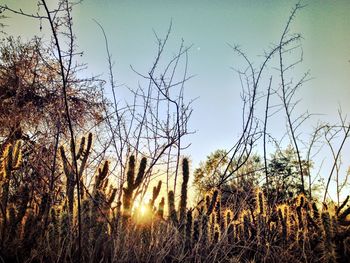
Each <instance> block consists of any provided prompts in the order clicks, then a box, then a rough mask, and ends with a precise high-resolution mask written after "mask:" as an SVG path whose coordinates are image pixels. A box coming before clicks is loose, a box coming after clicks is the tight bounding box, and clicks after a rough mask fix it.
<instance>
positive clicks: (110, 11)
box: [0, 0, 350, 164]
mask: <svg viewBox="0 0 350 263" xmlns="http://www.w3.org/2000/svg"><path fill="white" fill-rule="evenodd" d="M0 2H1V3H7V4H8V5H9V6H11V7H14V8H16V7H22V9H23V10H24V11H26V10H30V8H31V3H30V2H36V1H28V0H16V1H13V0H0ZM295 3H296V2H294V1H287V0H264V1H261V0H231V1H229V0H222V1H218V0H210V1H209V0H187V1H185V0H177V1H171V0H152V1H151V0H148V1H146V0H113V1H112V0H85V1H83V3H82V4H81V5H79V6H77V7H76V9H75V13H74V23H75V24H74V28H75V32H76V35H77V37H78V44H79V46H80V49H81V50H83V51H84V59H85V61H86V62H87V63H88V65H89V68H88V72H91V73H93V74H98V73H103V74H104V76H105V77H106V78H107V63H106V56H105V52H104V40H103V38H102V35H101V32H100V30H99V28H98V27H97V25H96V24H95V23H94V22H93V19H96V20H97V21H99V22H100V23H101V24H102V26H103V27H104V29H105V31H106V34H107V36H108V39H109V45H110V47H111V53H112V54H113V60H114V61H115V68H114V71H115V74H116V80H117V83H118V84H126V85H128V86H130V87H136V86H137V85H138V81H139V80H140V79H139V78H138V77H137V76H136V75H135V74H134V73H133V72H132V71H131V69H130V65H133V66H134V67H135V68H137V69H138V70H140V71H144V72H147V70H148V69H149V68H150V66H151V63H152V60H153V58H154V55H155V53H156V50H157V46H156V43H155V38H154V35H153V31H152V30H153V29H154V30H155V31H156V32H157V33H158V34H159V35H160V36H162V35H164V34H165V33H166V31H167V28H168V26H169V23H170V21H171V20H172V23H173V29H172V33H171V37H170V42H169V46H168V47H167V51H169V52H170V54H171V52H176V50H177V49H178V46H179V44H180V42H181V39H182V38H183V39H184V41H185V44H188V45H191V44H193V48H192V49H191V51H190V53H189V73H190V74H194V75H196V76H195V78H193V79H191V80H190V81H189V82H188V83H187V85H186V96H187V97H188V98H189V99H190V98H196V97H199V99H198V100H197V101H196V102H195V103H194V104H193V108H194V113H193V116H192V121H191V124H190V126H191V128H192V129H193V130H196V131H197V133H196V134H195V135H193V136H191V137H190V138H189V141H191V143H192V146H191V148H190V150H189V151H188V153H189V154H191V158H192V160H193V163H194V164H197V163H198V162H199V161H200V160H203V159H205V157H206V156H207V155H208V154H209V153H210V152H212V151H214V150H215V149H218V148H229V147H230V146H231V145H233V143H234V139H235V138H237V136H238V135H239V133H240V131H241V130H240V127H241V101H240V96H239V94H240V92H241V87H240V83H239V81H238V78H237V75H236V73H235V72H234V71H233V70H232V69H231V67H234V68H242V67H245V65H244V64H242V60H241V59H240V58H238V57H237V56H236V55H235V54H234V53H233V52H232V50H231V49H230V48H229V46H228V45H227V43H230V44H239V45H240V46H241V47H242V49H243V50H244V51H245V52H246V53H247V55H248V56H249V57H250V58H251V60H252V61H255V62H256V64H255V65H259V63H260V62H261V57H259V55H262V54H263V52H264V51H265V50H268V49H269V47H270V46H271V44H272V43H276V42H277V41H278V40H279V37H280V35H281V32H282V31H283V28H284V26H285V24H286V21H287V19H288V16H289V14H290V11H291V9H292V7H293V6H294V4H295ZM303 3H305V4H307V6H306V7H305V8H304V9H302V10H301V11H300V12H299V13H298V14H297V16H296V18H295V20H294V22H293V24H292V27H291V30H292V31H293V32H297V33H301V34H302V36H303V40H302V42H301V44H302V46H303V54H304V61H303V63H302V64H301V65H300V66H298V68H297V69H296V70H295V78H296V77H298V76H300V74H301V73H302V72H305V71H307V70H310V74H311V75H310V76H311V77H312V80H310V81H309V82H307V83H306V84H305V85H304V86H303V87H302V89H301V90H300V92H299V93H298V94H297V95H296V96H297V98H302V99H303V100H302V102H301V103H300V105H299V107H300V110H301V111H303V110H306V109H308V110H309V111H310V112H312V113H320V114H324V115H321V116H317V117H316V118H317V119H321V120H328V121H336V120H337V109H338V108H339V105H340V106H341V107H342V109H343V112H344V113H349V112H350V103H349V99H350V62H349V61H350V1H348V0H337V1H333V0H332V1H331V0H312V1H311V0H310V1H303ZM26 8H27V9H26ZM24 21H26V22H24ZM8 24H10V25H11V28H13V29H12V30H13V31H12V32H13V33H15V34H16V33H17V34H22V35H27V36H30V35H31V34H36V33H38V31H39V28H38V24H35V23H33V24H31V23H30V22H28V19H25V20H24V19H23V20H22V19H18V18H17V17H16V18H13V19H11V18H10V19H8ZM271 70H272V69H271ZM280 123H281V122H276V123H274V124H273V126H272V127H270V130H279V129H280V127H279V126H278V124H280ZM311 125H312V123H310V128H311ZM283 128H284V126H283ZM344 162H345V163H350V158H344Z"/></svg>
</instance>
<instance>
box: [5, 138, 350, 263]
mask: <svg viewBox="0 0 350 263" xmlns="http://www.w3.org/2000/svg"><path fill="white" fill-rule="evenodd" d="M18 147H20V144H18V143H17V144H16V146H15V147H14V148H13V147H12V146H9V147H8V150H7V151H6V153H4V154H3V155H2V157H1V159H2V163H3V165H2V168H1V174H2V177H1V189H2V191H1V192H0V193H1V200H5V199H6V197H7V195H8V193H7V192H6V190H4V189H6V182H8V181H9V180H13V178H11V179H9V172H11V171H12V170H15V169H18V168H19V166H20V165H22V164H21V160H20V157H19V156H20V151H19V148H18ZM11 149H12V150H11ZM11 153H12V154H11ZM10 164H11V165H10ZM144 166H145V161H144V160H143V161H142V162H141V164H140V170H139V174H142V173H143V172H142V171H143V170H144ZM135 167H136V160H135V159H134V157H130V158H129V176H131V175H132V171H133V169H134V168H135ZM108 170H109V168H108V162H106V163H105V164H104V166H103V168H101V169H99V171H98V173H97V174H96V175H95V184H94V186H93V189H92V191H91V193H90V190H88V189H86V191H87V192H86V193H87V194H86V195H84V198H83V205H82V206H83V210H82V211H83V213H82V217H83V220H82V222H83V225H82V229H83V238H84V247H83V251H82V261H83V262H96V261H99V262H146V261H147V262H207V261H210V262H214V261H215V262H217V261H220V262H242V261H256V262H290V261H296V262H348V261H349V259H350V254H349V251H350V242H349V237H348V236H349V235H350V228H349V225H350V221H349V215H350V207H349V205H348V200H349V198H347V199H346V200H345V201H344V202H343V203H342V204H341V206H339V207H336V206H334V205H332V204H328V205H326V204H323V207H322V208H320V207H319V204H317V203H315V202H312V201H309V200H308V198H306V197H305V196H304V195H302V194H300V195H298V196H297V197H296V198H293V199H291V198H289V199H287V200H286V202H285V203H282V204H280V205H277V206H276V205H270V204H269V203H268V202H267V200H266V197H265V195H264V193H263V191H261V190H259V188H256V189H255V190H254V198H253V200H241V202H240V203H239V204H238V205H239V206H237V207H232V208H223V207H221V205H220V203H221V197H222V192H220V191H218V190H215V191H213V192H212V194H210V195H208V196H207V198H206V201H205V204H200V205H198V206H197V207H196V209H189V208H188V207H184V205H185V204H186V200H181V202H180V205H179V210H177V208H176V205H175V202H174V195H173V192H172V191H170V192H169V196H170V198H169V200H168V202H169V210H168V213H167V215H168V216H165V217H163V216H159V214H160V213H162V212H161V211H159V210H158V209H155V208H154V207H153V205H152V206H151V205H150V206H148V207H149V208H148V209H150V210H149V212H148V213H147V214H144V215H141V214H139V213H137V210H135V209H132V207H133V204H132V203H130V202H129V201H131V200H127V203H128V204H129V207H126V208H125V206H124V208H125V209H123V210H120V205H119V204H117V205H116V206H115V202H114V201H113V200H114V199H115V191H114V190H113V187H108V185H110V183H109V180H108V179H109V172H108ZM182 173H183V177H184V178H183V182H184V184H187V177H188V161H187V159H183V167H182ZM6 178H7V179H8V180H7V179H6ZM137 178H139V180H144V177H143V176H141V175H140V176H137V177H136V179H137ZM131 179H132V178H130V182H129V183H131V181H134V180H135V178H134V180H131ZM66 183H67V184H68V183H69V182H66ZM129 183H128V184H129ZM134 183H135V181H134V182H133V184H134ZM159 185H161V183H159V184H158V186H156V187H155V188H154V190H153V191H154V196H153V197H152V200H150V203H149V204H151V203H152V204H154V202H155V201H156V199H157V197H158V194H159V190H160V187H159ZM108 189H110V190H108ZM130 189H131V188H130ZM28 190H29V189H28V187H27V186H26V185H22V186H21V187H20V188H19V189H17V191H18V194H20V195H21V198H20V199H19V200H18V199H17V200H16V199H13V198H9V202H8V205H7V206H6V207H4V206H2V211H6V213H5V214H4V213H3V212H2V214H1V222H0V226H1V229H2V232H1V244H2V246H1V258H2V260H4V261H5V262H24V261H25V262H71V261H73V262H75V261H77V260H78V258H77V251H76V242H77V231H76V224H77V212H76V210H73V213H70V211H69V210H70V209H69V208H68V207H67V203H66V201H65V200H67V199H66V198H70V197H69V196H67V194H68V193H67V192H63V195H64V198H63V199H62V200H61V201H59V202H56V203H55V204H51V205H50V207H49V213H48V214H46V213H45V209H44V208H45V203H46V198H45V196H40V195H38V194H36V195H33V193H32V192H30V191H28ZM185 192H186V193H185ZM124 195H125V192H124ZM186 196H187V187H185V186H183V188H182V197H181V198H183V199H187V197H186ZM128 197H130V195H127V196H126V198H128ZM126 198H124V202H125V201H126ZM35 200H37V201H39V202H38V207H36V205H35V203H36V201H35ZM131 202H133V201H131ZM160 203H163V205H164V198H163V199H162V200H161V202H160ZM160 209H163V208H160ZM183 210H185V211H186V216H185V217H184V218H182V219H181V215H183ZM145 215H146V216H147V218H142V217H143V216H145ZM179 216H180V219H181V221H182V223H181V224H179V219H178V218H179ZM182 217H183V216H182ZM45 222H46V223H45ZM38 251H40V253H38Z"/></svg>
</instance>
